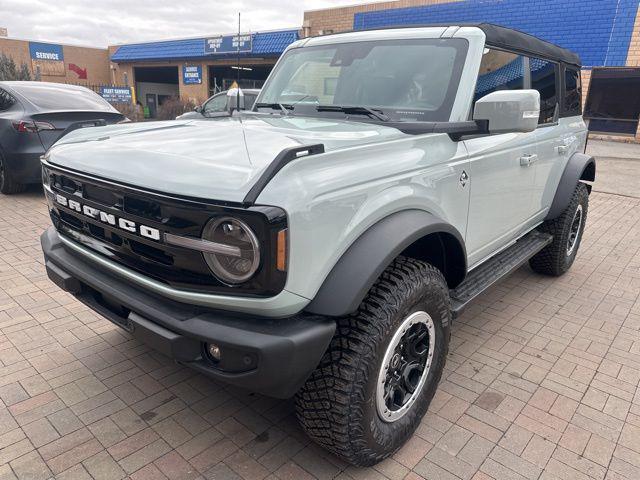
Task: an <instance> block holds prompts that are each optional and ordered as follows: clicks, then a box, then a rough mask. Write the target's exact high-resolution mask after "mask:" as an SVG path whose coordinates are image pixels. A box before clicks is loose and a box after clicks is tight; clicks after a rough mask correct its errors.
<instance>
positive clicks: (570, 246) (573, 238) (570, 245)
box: [567, 205, 582, 256]
mask: <svg viewBox="0 0 640 480" xmlns="http://www.w3.org/2000/svg"><path fill="white" fill-rule="evenodd" d="M581 227H582V205H578V208H577V209H576V212H575V213H574V214H573V220H572V221H571V229H570V230H569V238H568V239H567V256H570V255H571V254H572V253H573V251H574V249H575V248H576V243H578V235H579V234H580V228H581Z"/></svg>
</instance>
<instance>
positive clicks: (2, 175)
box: [0, 155, 27, 195]
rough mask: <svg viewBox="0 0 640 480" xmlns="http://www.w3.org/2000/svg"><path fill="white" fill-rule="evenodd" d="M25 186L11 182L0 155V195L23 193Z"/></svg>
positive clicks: (11, 179)
mask: <svg viewBox="0 0 640 480" xmlns="http://www.w3.org/2000/svg"><path fill="white" fill-rule="evenodd" d="M26 187H27V186H26V185H25V184H23V183H18V182H16V181H14V180H13V178H12V176H11V172H10V171H9V170H8V169H7V165H6V163H5V161H4V158H3V157H2V155H0V193H4V194H5V195H10V194H12V193H19V192H22V191H24V189H25V188H26Z"/></svg>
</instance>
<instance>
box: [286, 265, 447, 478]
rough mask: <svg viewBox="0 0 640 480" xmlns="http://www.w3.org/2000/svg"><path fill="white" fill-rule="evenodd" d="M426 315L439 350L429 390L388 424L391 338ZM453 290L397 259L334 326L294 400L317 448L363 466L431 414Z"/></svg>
mask: <svg viewBox="0 0 640 480" xmlns="http://www.w3.org/2000/svg"><path fill="white" fill-rule="evenodd" d="M418 311H424V312H426V313H428V314H429V315H430V316H431V318H432V320H433V324H434V327H435V335H434V337H435V348H434V350H433V358H432V362H431V367H430V369H429V370H428V374H427V378H426V381H425V384H424V386H423V387H422V390H421V391H420V393H419V394H416V396H415V399H414V401H413V403H412V404H411V406H410V407H409V409H408V410H407V412H406V413H405V414H404V416H402V417H401V418H399V419H397V420H396V421H394V422H393V423H387V422H384V421H383V420H382V419H381V417H380V414H379V413H378V410H377V406H376V388H377V383H378V375H379V372H380V368H381V364H382V361H383V358H384V354H385V351H386V349H387V347H388V346H389V344H390V343H391V340H392V337H393V336H394V334H395V332H396V331H397V330H398V327H399V326H400V325H401V324H402V322H403V320H405V319H406V318H407V317H408V316H409V315H411V314H412V313H414V312H418ZM450 328H451V310H450V300H449V289H448V287H447V283H446V281H445V279H444V277H443V275H442V273H441V272H440V271H439V270H438V269H436V268H435V267H433V266H432V265H429V264H427V263H424V262H421V261H418V260H413V259H410V258H404V257H398V258H397V259H396V260H395V261H394V262H393V263H392V264H391V265H390V266H389V267H388V268H387V269H386V270H385V271H384V272H383V274H382V275H381V276H380V278H379V279H378V281H377V283H376V284H375V285H374V286H373V287H372V288H371V290H370V291H369V293H368V294H367V296H366V298H365V299H364V301H363V302H362V304H361V305H360V308H359V309H358V311H357V312H356V313H354V314H352V315H350V316H348V317H344V318H341V319H339V320H338V321H337V328H336V333H335V336H334V338H333V340H332V341H331V344H330V346H329V348H328V350H327V352H326V353H325V355H324V357H323V358H322V360H321V362H320V364H319V366H318V367H317V368H316V370H315V371H314V372H313V373H312V375H311V377H310V378H309V379H308V380H307V382H306V383H305V385H304V386H303V388H302V389H301V390H300V391H299V392H298V394H297V396H296V414H297V417H298V420H299V421H300V424H301V425H302V428H303V429H304V430H305V432H306V433H307V434H308V435H309V436H310V437H311V438H312V439H313V440H314V441H315V442H316V443H318V444H319V445H320V446H322V447H324V448H326V449H327V450H329V451H331V452H333V453H335V454H336V455H338V456H340V457H342V458H343V459H344V460H346V461H347V462H349V463H351V464H354V465H358V466H369V465H373V464H375V463H377V462H379V461H381V460H383V459H384V458H386V457H388V456H390V455H392V454H393V453H394V452H395V451H397V450H398V449H399V448H400V447H401V446H402V445H403V444H404V443H405V441H406V440H407V439H408V438H409V437H410V436H411V435H412V434H413V432H414V431H415V429H416V428H417V426H418V425H419V424H420V420H421V419H422V417H423V416H424V414H425V413H426V411H427V409H428V407H429V404H430V403H431V399H432V398H433V395H434V394H435V391H436V387H437V386H438V382H439V380H440V377H441V376H442V371H443V369H444V364H445V360H446V357H447V352H448V349H449V339H450V335H451V330H450Z"/></svg>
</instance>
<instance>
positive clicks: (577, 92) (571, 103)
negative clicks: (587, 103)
mask: <svg viewBox="0 0 640 480" xmlns="http://www.w3.org/2000/svg"><path fill="white" fill-rule="evenodd" d="M576 115H582V83H581V79H580V71H579V70H576V69H574V68H569V67H566V68H565V71H564V109H563V116H564V117H574V116H576Z"/></svg>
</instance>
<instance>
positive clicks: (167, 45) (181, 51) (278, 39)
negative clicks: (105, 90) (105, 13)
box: [111, 30, 299, 62]
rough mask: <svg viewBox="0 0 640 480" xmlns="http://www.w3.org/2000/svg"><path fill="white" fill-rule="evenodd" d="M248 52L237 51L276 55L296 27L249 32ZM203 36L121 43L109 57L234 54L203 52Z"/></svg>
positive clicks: (131, 59) (117, 59)
mask: <svg viewBox="0 0 640 480" xmlns="http://www.w3.org/2000/svg"><path fill="white" fill-rule="evenodd" d="M252 37H253V39H252V48H251V51H247V52H241V53H240V55H241V56H242V57H244V58H247V57H268V56H278V55H280V54H282V52H283V51H284V50H285V49H286V48H287V47H288V46H289V45H290V44H291V43H293V42H295V41H296V40H298V38H299V37H298V30H280V31H276V32H257V33H254V34H252ZM206 41H207V38H189V39H184V40H167V41H161V42H149V43H134V44H128V45H121V46H120V47H118V50H116V52H115V53H114V54H113V55H112V56H111V61H113V62H134V61H159V60H180V59H186V60H195V59H215V58H226V57H234V56H235V55H236V53H235V52H232V53H217V54H205V42H206Z"/></svg>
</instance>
